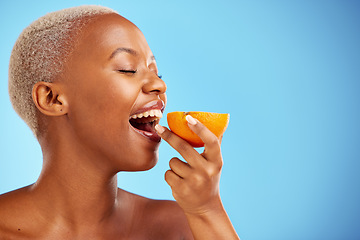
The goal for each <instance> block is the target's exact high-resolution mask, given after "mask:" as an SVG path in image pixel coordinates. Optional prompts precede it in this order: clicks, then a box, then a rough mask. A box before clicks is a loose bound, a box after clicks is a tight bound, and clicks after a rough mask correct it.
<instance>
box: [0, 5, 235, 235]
mask: <svg viewBox="0 0 360 240" xmlns="http://www.w3.org/2000/svg"><path fill="white" fill-rule="evenodd" d="M165 92H166V85H165V83H164V82H163V81H162V80H161V79H160V78H159V77H158V69H157V66H156V61H155V58H154V56H153V54H152V52H151V50H150V48H149V46H148V44H147V42H146V40H145V38H144V36H143V34H142V33H141V32H140V30H139V29H138V28H137V27H136V26H135V25H134V24H133V23H131V22H130V21H128V20H127V19H125V18H123V17H122V16H120V15H119V14H117V13H116V12H115V11H113V10H111V9H108V8H104V7H99V6H81V7H75V8H70V9H64V10H61V11H57V12H54V13H50V14H47V15H45V16H44V17H42V18H40V19H38V20H37V21H35V22H34V23H32V24H31V25H30V26H29V27H28V28H26V29H25V30H24V31H23V32H22V34H21V35H20V37H19V38H18V40H17V42H16V44H15V46H14V49H13V52H12V55H11V59H10V68H9V93H10V98H11V101H12V104H13V106H14V109H15V110H16V111H17V113H18V114H19V115H20V116H21V117H22V118H23V119H24V121H25V122H26V123H27V124H28V125H29V127H30V128H31V129H32V131H33V132H34V134H35V136H36V137H37V139H38V141H39V143H40V146H41V149H42V152H43V169H42V172H41V174H40V177H39V179H38V180H37V181H36V182H35V183H34V184H32V185H30V186H27V187H24V188H22V189H18V190H15V191H12V192H9V193H6V194H4V195H2V196H0V236H1V238H0V239H22V238H24V239H227V240H228V239H238V236H237V234H236V232H235V230H234V228H233V227H232V224H231V222H230V220H229V218H228V216H227V214H226V212H225V210H224V208H223V205H222V203H221V199H220V195H219V179H220V171H221V166H222V158H221V152H220V143H219V141H218V139H217V138H216V137H215V136H214V135H213V134H212V133H211V132H210V131H209V130H208V129H206V128H205V127H204V126H203V125H202V124H201V123H199V122H198V121H197V120H196V119H193V118H191V117H189V118H188V122H189V126H190V127H191V129H192V130H193V131H194V132H195V133H197V134H198V135H199V136H200V137H201V138H202V140H203V141H204V143H205V151H204V153H203V154H201V155H200V154H198V153H197V151H195V150H194V149H193V148H192V147H191V146H190V145H189V144H188V143H186V142H185V141H184V140H182V139H180V138H179V137H177V136H176V135H175V134H173V133H172V132H171V131H169V130H168V129H166V128H164V127H162V126H160V125H158V122H159V119H160V118H161V117H162V112H163V111H164V108H165V105H166V95H165ZM150 111H151V112H150ZM149 113H151V116H150V115H149ZM161 138H162V139H164V140H165V141H167V142H168V143H169V144H170V145H171V146H172V147H174V148H175V149H176V150H177V151H178V152H179V153H180V154H181V155H182V156H183V157H184V159H185V160H186V162H183V161H181V160H180V159H177V158H173V159H171V160H170V168H171V170H169V171H167V172H166V174H165V180H166V181H167V183H168V184H169V185H170V187H171V188H172V191H173V196H174V198H175V200H176V202H173V201H159V200H151V199H147V198H144V197H141V196H138V195H135V194H132V193H129V192H126V191H124V190H122V189H119V188H118V187H117V177H116V174H117V173H118V172H120V171H144V170H148V169H151V168H152V167H153V166H154V165H155V164H156V162H157V159H158V147H159V143H160V140H161Z"/></svg>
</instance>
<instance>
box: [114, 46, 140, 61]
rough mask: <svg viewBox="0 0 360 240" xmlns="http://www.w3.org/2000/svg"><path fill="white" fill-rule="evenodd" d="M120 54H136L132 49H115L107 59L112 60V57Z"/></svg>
mask: <svg viewBox="0 0 360 240" xmlns="http://www.w3.org/2000/svg"><path fill="white" fill-rule="evenodd" d="M121 52H126V53H129V54H131V55H134V56H136V55H137V52H136V51H135V50H134V49H131V48H124V47H121V48H117V49H116V50H115V51H113V52H112V53H111V55H110V57H109V59H112V58H113V57H115V55H117V54H119V53H121Z"/></svg>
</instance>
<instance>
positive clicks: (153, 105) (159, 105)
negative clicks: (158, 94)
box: [130, 99, 165, 116]
mask: <svg viewBox="0 0 360 240" xmlns="http://www.w3.org/2000/svg"><path fill="white" fill-rule="evenodd" d="M153 109H159V110H160V111H161V112H164V109H165V103H164V102H163V101H162V100H160V99H159V100H153V101H151V102H148V103H146V104H145V105H144V106H142V107H141V108H139V109H137V110H135V112H133V113H131V114H130V116H132V115H135V114H139V113H143V112H146V111H150V110H153Z"/></svg>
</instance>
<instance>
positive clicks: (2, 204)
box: [0, 186, 31, 240]
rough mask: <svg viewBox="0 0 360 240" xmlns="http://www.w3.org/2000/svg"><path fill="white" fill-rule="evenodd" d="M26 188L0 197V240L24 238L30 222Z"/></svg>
mask: <svg viewBox="0 0 360 240" xmlns="http://www.w3.org/2000/svg"><path fill="white" fill-rule="evenodd" d="M28 188H29V186H28V187H24V188H20V189H17V190H14V191H11V192H8V193H4V194H2V195H0V236H1V237H0V239H1V240H2V239H16V238H18V237H25V236H26V235H27V234H26V232H28V231H27V229H28V228H29V222H31V221H29V220H31V219H30V218H31V213H30V212H29V211H31V208H29V203H30V201H29V198H28V194H27V192H28Z"/></svg>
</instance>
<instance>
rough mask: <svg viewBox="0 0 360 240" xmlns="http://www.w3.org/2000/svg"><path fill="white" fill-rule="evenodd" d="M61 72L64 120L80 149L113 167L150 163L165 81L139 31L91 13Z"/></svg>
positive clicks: (114, 17) (153, 160)
mask: <svg viewBox="0 0 360 240" xmlns="http://www.w3.org/2000/svg"><path fill="white" fill-rule="evenodd" d="M65 72H66V73H65V75H66V77H65V78H64V85H65V87H64V88H65V91H66V96H67V100H68V106H69V112H68V114H67V117H68V123H69V126H70V127H71V128H72V132H73V133H74V138H76V140H75V142H76V143H77V144H79V145H80V147H81V149H82V151H83V153H84V154H86V155H88V156H89V159H90V158H91V159H92V161H98V162H97V164H100V165H101V166H106V167H108V168H109V169H112V170H114V171H139V170H147V169H150V168H152V167H153V166H154V165H155V164H156V162H157V159H158V147H159V142H160V137H159V136H158V135H157V134H156V133H155V131H154V126H155V124H156V123H157V122H158V121H159V118H160V117H161V115H162V114H161V113H162V112H163V110H164V107H165V104H166V95H165V91H166V85H165V83H164V82H163V81H162V80H161V79H160V78H159V77H158V69H157V66H156V62H155V58H154V56H153V54H152V52H151V50H150V48H149V46H148V44H147V42H146V40H145V38H144V36H143V34H142V33H141V32H140V30H139V29H138V28H137V27H136V26H135V25H133V24H132V23H131V22H129V21H128V20H126V19H124V18H123V17H121V16H119V15H116V14H111V15H104V16H101V17H97V18H96V21H94V22H92V23H91V24H89V25H88V26H87V27H86V28H85V30H84V32H83V33H82V35H81V37H80V38H79V41H78V44H77V46H76V47H75V50H74V52H73V53H72V55H71V58H70V60H69V61H68V62H67V68H66V71H65ZM78 148H79V147H78Z"/></svg>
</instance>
